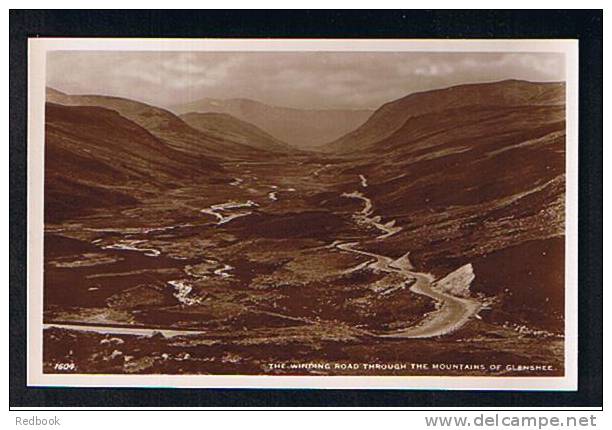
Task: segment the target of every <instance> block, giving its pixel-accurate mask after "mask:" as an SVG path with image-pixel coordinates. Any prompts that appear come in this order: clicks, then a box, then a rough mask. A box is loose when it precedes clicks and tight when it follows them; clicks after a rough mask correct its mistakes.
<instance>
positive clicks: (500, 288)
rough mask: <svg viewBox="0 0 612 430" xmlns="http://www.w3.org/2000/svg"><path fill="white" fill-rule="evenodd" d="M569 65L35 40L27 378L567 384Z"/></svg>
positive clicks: (572, 77) (570, 55)
mask: <svg viewBox="0 0 612 430" xmlns="http://www.w3.org/2000/svg"><path fill="white" fill-rule="evenodd" d="M577 56H578V44H577V42H576V41H569V40H565V41H564V40H520V41H519V40H504V41H501V40H488V41H483V40H471V41H468V40H462V41H459V40H437V41H433V40H430V41H423V40H420V41H419V40H408V39H406V40H367V39H361V40H352V39H344V40H340V39H338V40H332V39H304V40H288V39H287V40H282V39H276V40H265V39H250V40H240V39H226V40H221V39H158V40H145V39H79V38H72V39H61V38H57V39H45V38H39V39H31V40H30V42H29V65H28V67H29V91H30V92H29V143H28V144H29V153H28V154H29V155H28V156H29V166H30V171H29V182H28V186H29V194H28V199H29V208H28V211H29V212H28V213H29V220H28V223H29V236H28V240H29V242H28V246H29V257H28V258H29V268H28V271H29V272H28V274H29V278H28V279H29V284H28V348H29V353H28V381H29V383H30V384H32V385H38V386H132V387H146V386H168V387H228V388H231V387H254V388H258V387H259V388H261V387H275V388H283V387H285V388H406V389H410V388H430V389H491V390H493V389H521V390H530V389H555V390H575V389H576V387H577V376H576V375H577V291H578V284H577V216H578V209H577V207H578V206H577V205H578V198H577V154H578V139H577V135H578V132H577V105H578V101H577V100H578V99H577V97H578V96H577V94H578V93H577V70H578V69H577V67H578V66H577V64H578V63H577V58H578V57H577Z"/></svg>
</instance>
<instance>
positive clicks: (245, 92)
mask: <svg viewBox="0 0 612 430" xmlns="http://www.w3.org/2000/svg"><path fill="white" fill-rule="evenodd" d="M503 79H524V80H529V81H538V82H548V81H563V80H565V70H564V59H563V56H562V54H556V53H519V52H517V53H458V52H453V53H431V52H429V53H428V52H418V53H417V52H194V51H184V52H169V51H165V52H134V51H130V52H126V51H52V52H49V53H48V56H47V85H48V86H50V87H53V88H55V89H57V90H60V91H64V92H67V93H69V94H100V95H112V96H119V97H127V98H130V99H134V100H138V101H142V102H146V103H150V104H153V105H156V106H161V107H166V108H169V107H172V106H174V105H178V104H181V103H186V102H190V101H194V100H197V99H200V98H204V97H209V98H219V99H229V98H249V99H253V100H257V101H260V102H263V103H267V104H272V105H277V106H288V107H296V108H311V109H330V108H342V109H361V108H367V109H376V108H378V107H380V106H381V105H382V104H384V103H386V102H388V101H391V100H395V99H398V98H400V97H403V96H406V95H408V94H410V93H414V92H418V91H425V90H431V89H437V88H446V87H449V86H452V85H458V84H463V83H476V82H492V81H499V80H503Z"/></svg>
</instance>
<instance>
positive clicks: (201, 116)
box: [180, 112, 292, 152]
mask: <svg viewBox="0 0 612 430" xmlns="http://www.w3.org/2000/svg"><path fill="white" fill-rule="evenodd" d="M180 118H181V119H182V120H183V121H185V122H186V123H187V124H189V125H190V126H191V127H193V128H195V129H196V130H200V131H202V132H205V133H207V134H209V135H211V136H214V137H215V138H217V139H220V140H224V141H230V142H236V143H238V144H241V145H245V146H250V147H253V148H256V149H261V150H264V151H273V152H290V151H292V148H291V147H289V146H288V145H287V144H286V143H285V142H282V141H280V140H278V139H276V138H275V137H274V136H272V135H270V134H269V133H266V132H265V131H264V130H262V129H261V128H259V127H257V126H255V125H253V124H249V123H248V122H246V121H242V120H240V119H238V118H235V117H233V116H231V115H230V114H227V113H214V112H210V113H197V112H190V113H186V114H183V115H181V116H180Z"/></svg>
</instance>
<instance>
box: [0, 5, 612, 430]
mask: <svg viewBox="0 0 612 430" xmlns="http://www.w3.org/2000/svg"><path fill="white" fill-rule="evenodd" d="M179 3H180V4H179ZM215 3H216V2H215ZM251 3H253V4H251ZM549 4H550V5H553V6H555V7H556V8H572V7H575V6H578V7H580V8H603V6H604V4H605V3H604V2H603V1H584V0H583V1H581V2H579V3H578V2H570V1H555V2H554V3H551V2H549ZM52 5H53V6H54V7H58V8H82V7H84V6H85V4H84V3H83V2H78V1H54V2H53V3H52ZM216 5H218V4H209V3H208V2H202V1H180V2H179V1H173V2H172V3H171V4H168V3H167V2H160V1H148V2H141V4H138V3H137V2H130V3H128V2H126V1H116V0H107V1H105V2H87V6H88V7H92V8H126V7H147V8H152V9H155V8H162V7H164V6H171V7H184V8H194V9H196V8H211V7H214V6H216ZM287 5H288V3H287V2H281V1H264V0H260V1H258V2H247V1H240V2H238V1H235V2H223V4H221V5H219V6H221V7H229V6H232V7H236V8H252V7H254V6H257V7H264V6H265V7H267V8H277V7H287ZM291 5H292V6H293V7H301V8H310V9H314V8H329V7H333V8H342V7H346V8H357V7H361V8H368V7H370V8H371V7H383V6H384V7H385V8H392V9H400V8H406V7H412V6H413V5H411V4H409V3H408V2H405V1H377V2H375V3H371V2H370V3H368V2H357V1H343V2H340V1H336V2H330V1H321V0H310V1H308V2H304V1H302V2H299V1H294V2H292V3H291ZM49 6H51V4H49V3H48V2H35V1H29V2H28V1H21V2H15V1H13V2H9V7H12V8H36V7H49ZM425 6H427V7H428V8H434V7H435V8H453V7H460V8H486V7H491V6H495V7H497V8H503V7H506V8H542V7H546V6H547V4H546V2H536V1H523V0H515V1H512V2H508V1H505V2H501V1H500V2H495V3H494V4H492V3H491V2H490V1H487V2H485V1H464V2H456V1H455V2H453V1H429V2H427V4H426V5H425ZM604 15H606V11H604ZM2 20H3V22H2V24H3V25H2V29H3V32H4V33H5V37H4V39H3V40H4V48H5V52H4V55H3V60H4V62H5V65H4V67H3V69H2V71H3V73H4V74H5V82H7V81H8V72H7V71H8V55H7V53H8V34H7V33H8V27H9V23H8V10H7V11H6V12H5V14H4V15H3V17H2ZM67 30H68V31H69V29H67ZM608 34H609V33H608ZM604 39H606V37H604ZM607 39H608V40H604V42H607V43H604V46H607V47H609V46H610V40H609V37H608V38H607ZM605 66H606V62H605V60H604V73H605V70H606V67H605ZM609 93H610V92H609V90H608V91H605V90H604V98H606V99H609V95H610V94H609ZM4 94H5V97H4V100H5V102H4V115H3V121H4V122H5V127H4V130H5V135H4V136H5V139H6V140H5V142H6V143H5V145H4V147H5V148H6V149H5V151H4V152H3V162H4V163H3V164H4V165H5V166H6V170H5V171H6V172H7V174H10V173H9V172H10V170H9V168H10V166H9V157H8V147H9V145H8V129H9V124H8V112H9V97H8V86H6V84H5V86H4ZM606 141H607V139H606V134H605V130H604V142H606ZM603 162H604V169H605V168H606V167H610V168H612V162H611V160H610V151H609V150H608V151H605V150H604V160H603ZM609 182H610V181H609V180H608V183H606V180H605V179H604V190H608V192H607V193H606V192H604V198H605V197H610V196H609V190H610V189H612V188H611V187H612V184H611V183H609ZM606 185H608V186H606ZM8 189H9V183H8V181H7V182H5V183H4V186H3V187H2V192H3V194H4V196H5V200H4V201H5V202H6V201H7V200H8ZM606 194H608V195H607V196H606ZM604 206H605V200H604ZM3 217H5V226H6V224H9V220H8V216H7V214H6V210H5V211H3ZM609 230H610V229H609V228H606V227H605V226H604V288H605V285H606V284H607V283H606V282H605V281H606V280H608V279H610V273H611V272H610V264H609V263H610V261H609V258H608V257H609V255H608V254H607V253H606V252H605V250H606V246H605V245H607V244H609V240H610V231H609ZM2 235H3V236H2V239H4V240H3V242H4V243H5V244H7V245H8V235H7V230H6V227H5V228H4V229H3V230H2ZM3 254H4V255H3V258H2V264H3V266H2V267H3V274H4V279H7V278H8V262H7V261H8V258H7V257H8V250H7V247H6V246H5V247H3ZM5 288H6V290H8V288H9V282H8V280H7V282H6V284H5ZM609 297H610V295H609V294H608V295H606V296H605V298H604V309H610V306H609V305H610V299H609ZM4 299H5V303H4V310H5V313H4V315H5V318H6V315H7V314H8V300H7V299H8V294H7V291H5V294H4ZM609 320H610V319H609V318H604V333H605V332H606V328H607V325H609ZM5 321H6V319H5ZM1 333H2V334H1V336H2V346H3V348H4V351H5V353H4V354H2V355H1V357H2V358H1V359H2V362H3V364H4V365H3V368H2V370H3V372H2V378H3V379H2V381H3V391H2V398H1V399H0V405H1V407H2V410H3V411H4V412H3V415H4V416H3V420H2V421H3V422H4V423H5V424H6V426H7V428H14V426H15V417H16V416H21V417H26V418H27V417H31V416H33V415H37V416H38V417H41V418H43V417H53V416H58V417H60V421H61V428H63V429H79V430H80V429H94V430H95V429H105V430H108V429H109V428H111V429H112V428H113V427H114V428H117V429H124V428H125V429H133V428H146V429H158V428H180V427H182V428H184V426H189V427H191V428H195V429H215V430H217V429H224V430H225V429H233V428H248V429H249V430H256V429H266V430H270V429H275V428H279V429H280V428H282V429H288V428H291V429H298V430H301V429H309V430H311V429H312V428H313V427H314V428H319V429H327V428H342V429H344V428H346V429H351V430H357V429H373V428H377V427H381V426H392V427H395V428H398V427H399V428H406V429H408V428H410V429H411V430H412V429H415V430H416V429H422V428H423V429H424V428H427V427H426V426H425V422H424V418H423V417H424V416H444V415H462V416H468V415H472V416H478V415H480V414H482V413H483V412H482V411H474V412H467V411H461V412H460V411H457V412H439V411H438V412H436V411H431V412H415V411H411V412H404V411H393V412H380V411H359V412H357V411H354V412H348V411H323V412H312V411H300V412H288V411H251V412H237V411H233V410H228V411H224V412H210V411H202V412H199V411H189V412H181V411H164V412H157V411H144V410H143V411H139V412H134V411H130V412H111V411H100V412H85V411H81V412H78V411H70V412H69V411H61V412H56V411H53V412H51V411H49V412H45V411H38V412H20V411H10V412H9V411H8V402H9V401H8V394H9V393H8V387H9V384H8V374H9V368H8V345H9V338H8V335H9V333H8V330H7V327H5V328H4V329H3V330H2V332H1ZM608 344H609V342H608V343H607V342H605V341H604V360H605V357H606V356H609V355H608V354H607V353H608V352H609V347H608ZM582 365H588V363H584V364H582ZM606 373H607V372H606V369H605V368H604V377H606V376H607V374H606ZM604 384H605V381H604ZM605 385H607V384H605ZM460 395H461V394H460V393H457V396H460ZM608 397H609V396H607V395H606V394H605V392H604V404H608V409H609V408H610V405H609V401H608V400H609V399H608ZM485 413H486V412H485ZM489 413H490V414H493V413H495V411H494V410H492V411H490V412H489ZM500 414H507V415H521V414H520V413H517V412H506V413H504V412H503V411H502V412H500ZM524 414H526V415H530V416H533V415H542V416H559V417H560V418H563V417H564V416H565V415H574V416H590V415H595V416H596V417H597V418H596V424H597V427H599V428H611V426H612V418H611V417H612V413H602V412H590V411H589V412H587V411H584V412H524ZM447 428H450V427H447ZM499 428H502V427H499Z"/></svg>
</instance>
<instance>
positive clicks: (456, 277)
mask: <svg viewBox="0 0 612 430" xmlns="http://www.w3.org/2000/svg"><path fill="white" fill-rule="evenodd" d="M475 277H476V276H475V275H474V268H473V267H472V264H471V263H468V264H466V265H464V266H461V267H460V268H458V269H457V270H455V271H454V272H451V273H449V274H448V275H446V276H445V277H444V278H442V279H440V280H438V281H436V282H435V283H434V287H435V288H436V289H438V290H440V291H443V292H445V293H448V294H452V295H453V296H458V297H469V296H470V284H471V283H472V281H473V280H474V278H475Z"/></svg>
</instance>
